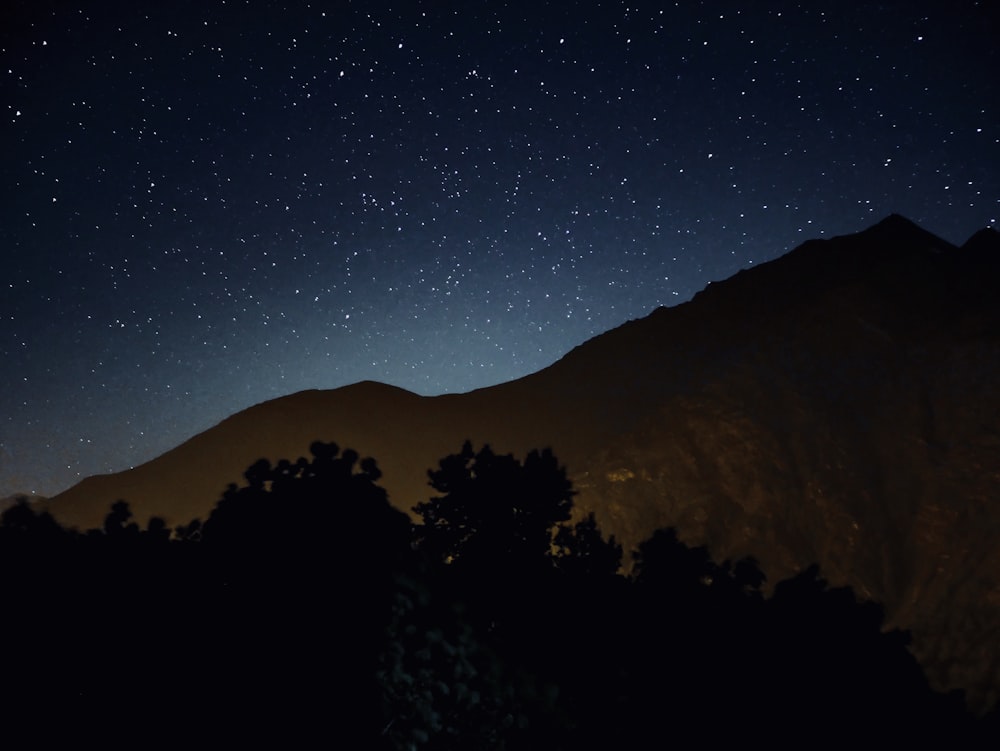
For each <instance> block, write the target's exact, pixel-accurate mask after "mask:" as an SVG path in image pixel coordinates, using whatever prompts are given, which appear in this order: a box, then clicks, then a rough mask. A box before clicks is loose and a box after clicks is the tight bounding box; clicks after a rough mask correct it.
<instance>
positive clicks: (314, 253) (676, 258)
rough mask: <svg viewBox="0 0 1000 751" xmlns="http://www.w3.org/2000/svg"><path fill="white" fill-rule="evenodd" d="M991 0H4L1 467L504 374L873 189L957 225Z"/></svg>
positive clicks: (994, 180)
mask: <svg viewBox="0 0 1000 751" xmlns="http://www.w3.org/2000/svg"><path fill="white" fill-rule="evenodd" d="M986 6H987V4H982V3H963V2H958V3H952V4H949V5H948V6H944V5H942V6H941V7H940V8H938V9H936V10H934V11H933V13H931V12H930V11H928V10H927V9H926V8H924V7H923V6H921V7H920V8H914V9H912V10H911V9H908V8H907V7H905V6H904V7H896V6H893V7H889V8H884V7H877V8H876V7H869V6H865V7H864V8H863V9H861V8H857V9H855V8H853V6H852V7H846V8H845V7H844V5H843V4H842V3H841V4H836V3H826V2H821V3H801V4H795V3H767V4H764V5H762V6H760V7H757V6H754V7H752V8H751V7H746V8H742V9H736V8H735V7H734V6H730V5H725V4H724V5H723V6H717V5H716V4H705V5H699V4H694V3H676V4H672V5H668V6H667V7H664V4H662V3H625V4H621V3H606V4H600V5H598V6H595V7H593V8H591V7H590V6H588V8H587V9H581V8H574V9H570V8H569V7H568V6H565V7H564V6H561V5H560V4H549V3H530V4H528V3H523V4H522V3H512V4H508V5H505V6H501V5H498V4H494V3H478V2H475V3H463V4H459V5H458V6H453V7H448V8H445V7H443V6H442V7H438V6H436V5H433V4H432V5H430V6H428V5H425V4H402V6H398V7H390V6H388V5H382V4H380V3H375V4H371V3H359V4H354V5H352V4H340V5H338V6H337V8H336V9H333V8H327V9H325V10H323V9H321V8H319V7H317V6H316V5H314V4H308V3H297V2H288V3H286V4H283V5H282V4H266V5H261V4H258V3H246V2H235V3H233V2H225V3H223V2H206V3H193V2H191V3H188V2H185V3H181V4H180V5H176V4H145V3H136V4H132V5H130V6H128V7H127V8H126V7H116V8H114V9H110V8H104V7H101V6H94V7H89V6H85V7H80V8H73V7H70V6H66V5H65V4H61V3H60V4H49V3H31V4H22V6H21V7H19V9H18V10H17V11H15V12H13V13H12V14H11V17H10V19H9V21H8V22H7V23H5V24H4V26H5V28H4V29H3V30H0V57H2V63H3V64H2V66H0V75H2V76H3V84H2V89H0V92H2V99H0V107H3V108H5V109H3V110H0V117H2V120H3V126H2V127H3V129H4V131H3V139H4V143H5V144H6V145H7V148H6V149H5V156H4V159H3V178H4V179H3V181H2V183H0V185H2V190H3V191H4V195H3V212H4V213H3V221H2V222H0V238H2V242H3V248H4V258H5V273H4V275H3V277H2V281H3V284H2V287H0V291H2V293H3V296H2V304H0V356H2V358H3V362H4V363H5V365H6V367H7V379H6V381H5V384H4V385H5V388H4V389H3V390H2V393H0V496H3V495H6V494H7V493H10V492H14V491H36V492H39V493H44V494H50V493H53V492H57V491H59V490H61V489H63V488H65V487H67V486H68V485H69V484H71V483H72V482H75V481H76V480H78V479H79V478H80V477H81V476H83V475H86V474H92V473H96V472H104V471H111V470H119V469H123V468H125V467H127V466H129V465H132V464H136V463H138V462H141V461H144V460H146V459H149V458H151V457H153V456H155V455H156V454H158V453H160V452H162V451H164V450H166V449H168V448H171V447H172V446H174V445H176V444H177V443H179V442H180V441H182V440H184V439H185V438H187V437H189V436H190V435H193V434H194V433H196V432H198V431H199V430H203V429H205V428H207V427H210V426H211V425H212V424H214V423H215V422H217V421H219V420H221V419H223V418H224V417H226V416H228V415H229V414H231V413H232V412H234V411H236V410H239V409H242V408H245V407H247V406H249V405H251V404H253V403H256V402H259V401H262V400H265V399H268V398H272V397H276V396H280V395H284V394H287V393H290V392H293V391H296V390H299V389H305V388H332V387H336V386H340V385H344V384H347V383H350V382H353V381H357V380H362V379H374V380H380V381H385V382H389V383H393V384H396V385H399V386H403V387H405V388H409V389H411V390H414V391H417V392H420V393H425V394H434V393H442V392H448V391H464V390H469V389H473V388H478V387H481V386H487V385H490V384H493V383H497V382H500V381H505V380H509V379H512V378H517V377H519V376H522V375H525V374H527V373H530V372H532V371H535V370H537V369H539V368H542V367H544V366H546V365H548V364H549V363H551V362H552V361H554V360H556V359H557V358H559V357H560V356H561V355H562V354H564V353H565V352H567V351H568V350H569V349H571V348H572V347H574V346H576V345H578V344H580V343H582V342H583V341H585V340H586V339H588V338H590V337H592V336H594V335H596V334H599V333H601V332H603V331H605V330H607V329H609V328H612V327H614V326H616V325H619V324H621V323H622V322H624V321H625V320H628V319H630V318H636V317H639V316H642V315H645V314H647V313H649V312H650V311H651V310H652V309H654V308H655V307H656V306H658V305H673V304H677V303H679V302H682V301H684V300H686V299H688V298H689V297H690V296H691V295H692V294H693V293H695V292H696V291H698V290H699V289H701V288H702V287H704V286H705V284H707V283H708V282H709V281H712V280H718V279H722V278H725V277H727V276H729V275H731V274H733V273H735V272H736V271H737V270H739V269H740V268H743V267H746V266H749V265H751V264H754V263H760V262H763V261H766V260H769V259H771V258H774V257H776V256H778V255H780V254H781V253H783V252H785V251H787V250H788V249H790V248H791V247H793V246H794V245H796V244H798V243H800V242H802V241H804V240H806V239H809V238H812V237H823V236H829V235H832V234H845V233H849V232H854V231H858V230H860V229H863V228H864V227H865V226H868V225H870V224H872V223H874V222H875V221H877V220H878V219H880V218H882V217H883V216H884V215H886V214H889V213H891V212H898V213H902V214H904V215H906V216H908V217H909V218H911V219H913V220H915V221H917V222H919V223H921V224H923V225H924V226H925V227H926V228H927V229H929V230H931V231H933V232H937V233H939V234H941V235H942V236H944V237H945V238H946V239H948V240H951V241H952V242H961V241H963V240H964V239H965V237H967V236H968V235H970V234H972V232H973V231H975V230H976V229H978V228H979V227H981V226H983V225H985V224H990V223H995V222H996V219H997V216H998V213H1000V206H998V201H1000V182H998V177H997V172H996V169H995V165H996V164H998V163H1000V158H998V157H1000V128H998V126H997V123H1000V117H998V114H1000V113H998V112H997V105H996V103H997V102H998V101H1000V98H998V96H997V80H996V75H995V73H994V71H995V70H996V69H997V68H998V66H997V62H998V61H997V53H996V51H995V45H994V41H993V40H994V38H995V37H994V34H995V32H996V31H997V30H998V29H997V14H996V12H995V11H993V10H990V9H989V8H988V7H986ZM720 7H721V8H722V9H721V10H720V9H719V8H720Z"/></svg>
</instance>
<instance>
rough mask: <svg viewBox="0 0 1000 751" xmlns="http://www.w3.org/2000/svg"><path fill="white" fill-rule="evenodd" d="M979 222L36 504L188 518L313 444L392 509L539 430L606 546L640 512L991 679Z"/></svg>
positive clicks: (993, 562)
mask: <svg viewBox="0 0 1000 751" xmlns="http://www.w3.org/2000/svg"><path fill="white" fill-rule="evenodd" d="M998 280H1000V235H998V234H997V233H996V232H994V231H992V230H983V231H981V232H978V233H976V234H975V235H974V236H973V237H972V238H970V240H969V241H968V242H967V243H966V244H965V245H963V246H962V247H956V246H953V245H951V244H949V243H947V242H945V241H944V240H942V239H940V238H938V237H936V236H934V235H932V234H930V233H928V232H926V231H924V230H923V229H921V228H920V227H918V226H916V225H915V224H913V223H911V222H909V221H908V220H906V219H904V218H903V217H899V216H890V217H888V218H887V219H885V220H883V221H882V222H880V223H878V224H877V225H875V226H873V227H871V228H869V229H867V230H865V231H863V232H860V233H858V234H855V235H849V236H844V237H838V238H833V239H830V240H812V241H809V242H806V243H805V244H803V245H801V246H799V247H798V248H796V249H795V250H793V251H791V252H790V253H788V254H786V255H785V256H783V257H781V258H779V259H777V260H775V261H772V262H770V263H766V264H762V265H760V266H757V267H754V268H752V269H749V270H745V271H741V272H740V273H738V274H736V275H735V276H734V277H732V278H730V279H728V280H726V281H724V282H719V283H715V284H711V285H709V286H708V287H707V288H706V289H705V290H704V291H703V292H701V293H699V294H698V295H697V296H696V297H695V298H694V299H693V300H691V301H690V302H687V303H685V304H682V305H679V306H676V307H673V308H660V309H657V310H656V311H654V312H653V313H652V314H650V315H649V316H647V317H646V318H643V319H640V320H635V321H630V322H628V323H626V324H624V325H622V326H620V327H618V328H616V329H614V330H612V331H609V332H607V333H605V334H602V335H600V336H598V337H595V338H594V339H592V340H590V341H588V342H586V343H585V344H583V345H581V346H579V347H577V348H576V349H574V350H573V351H571V352H570V353H568V354H567V355H566V356H565V357H563V358H562V359H561V360H559V361H558V362H556V363H555V364H553V365H551V366H550V367H548V368H546V369H544V370H541V371H539V372H537V373H535V374H532V375H530V376H527V377H525V378H521V379H519V380H516V381H512V382H509V383H504V384H500V385H497V386H493V387H490V388H485V389H480V390H477V391H473V392H470V393H467V394H457V395H444V396H437V397H420V396H417V395H415V394H412V393H409V392H407V391H404V390H401V389H398V388H394V387H391V386H386V385H382V384H377V383H372V382H363V383H358V384H354V385H352V386H347V387H344V388H341V389H335V390H332V391H305V392H301V393H298V394H293V395H291V396H287V397H284V398H281V399H275V400H273V401H269V402H266V403H264V404H260V405H257V406H255V407H252V408H250V409H247V410H245V411H243V412H240V413H238V414H236V415H233V416H232V417H230V418H228V419H227V420H225V421H223V422H222V423H220V424H219V425H217V426H216V427H214V428H212V429H210V430H208V431H206V432H204V433H202V434H200V435H197V436H195V437H194V438H192V439H190V440H189V441H187V442H185V443H184V444H182V445H180V446H178V447H177V448H175V449H173V450H171V451H169V452H167V453H166V454H164V455H162V456H160V457H159V458H157V459H155V460H153V461H151V462H149V463H147V464H144V465H142V466H140V467H136V468H135V469H132V470H129V471H127V472H122V473H119V474H114V475H105V476H100V477H91V478H88V479H86V480H84V481H83V482H81V483H79V484H78V485H76V486H75V487H73V488H71V489H70V490H68V491H66V492H65V493H62V494H61V495H59V496H57V497H55V498H54V499H52V500H51V501H49V503H48V508H49V509H50V510H51V511H52V512H53V513H54V514H55V515H56V517H57V518H58V519H60V520H61V521H63V522H64V523H68V524H73V525H77V526H80V527H92V526H97V525H99V524H100V521H101V519H102V517H103V515H104V514H105V513H106V512H107V509H108V507H109V505H110V504H111V503H112V502H113V501H115V500H117V499H126V500H128V501H129V502H130V504H131V506H132V508H133V510H134V511H135V512H136V516H137V518H138V519H139V520H140V521H141V522H143V521H145V520H147V519H148V518H149V516H150V515H154V514H155V515H159V516H162V517H165V518H166V520H167V521H168V522H169V523H170V524H177V523H183V522H187V521H189V520H190V519H192V518H194V517H201V518H205V517H206V516H207V514H208V512H209V510H210V509H211V507H212V505H213V504H214V502H215V501H216V500H217V499H218V498H219V497H220V496H221V493H222V491H223V490H224V488H225V487H226V485H227V483H229V482H239V481H240V480H241V477H242V472H243V471H244V470H245V469H246V468H247V467H248V466H249V465H250V464H251V463H253V462H254V461H255V460H257V459H258V458H260V457H262V456H264V457H268V458H270V459H271V460H277V459H279V458H286V457H287V458H292V459H294V458H296V457H298V456H302V455H307V453H308V446H309V444H310V443H311V442H312V441H314V440H317V439H320V440H324V441H336V442H338V443H339V444H340V445H341V446H342V447H351V448H354V449H356V450H357V451H359V452H360V453H361V454H362V455H370V456H373V457H375V458H376V459H377V460H378V463H379V466H380V467H381V469H382V470H383V472H384V477H383V480H382V482H383V485H384V486H385V487H386V489H387V490H388V491H389V493H390V496H391V499H392V500H393V502H394V503H395V504H396V505H397V506H399V507H400V508H403V509H410V508H411V507H412V506H413V505H414V504H415V503H417V502H419V501H422V500H426V498H427V497H428V496H429V494H430V489H429V488H428V487H427V483H426V480H427V474H426V472H427V469H428V468H430V467H432V466H436V462H437V460H438V459H440V458H441V457H443V456H445V455H447V454H450V453H454V452H457V451H458V450H459V449H460V447H461V445H462V442H463V441H464V440H466V439H470V440H471V441H472V442H473V443H474V444H475V445H480V444H482V443H489V444H490V445H491V446H492V447H493V448H494V449H495V450H497V451H500V452H513V453H515V454H517V455H521V456H523V455H524V453H525V452H526V451H527V450H528V449H531V448H534V447H543V446H549V447H551V448H552V449H553V450H554V452H555V454H556V456H557V457H559V459H560V460H561V461H562V462H563V463H564V464H565V465H566V466H567V468H568V471H569V474H570V476H571V478H572V479H573V482H574V484H575V487H576V489H577V490H578V491H579V495H578V497H577V507H578V509H580V510H581V511H584V512H585V511H593V512H594V513H595V515H596V517H597V519H598V521H599V523H600V524H601V527H602V528H603V529H604V530H605V531H606V532H610V533H614V534H615V535H617V536H618V538H619V540H620V541H622V542H623V543H624V545H625V546H626V549H629V548H630V547H634V546H636V545H637V544H638V543H639V542H640V541H641V540H642V539H645V538H646V537H648V536H649V535H650V533H651V532H652V531H653V530H654V529H656V528H658V527H662V526H675V527H677V529H678V530H679V532H680V534H681V536H682V537H683V538H684V539H685V540H686V541H688V542H691V543H698V544H707V545H708V546H709V548H710V550H711V551H712V553H713V555H714V556H715V557H716V558H717V559H720V560H721V559H722V558H725V557H737V556H743V555H747V554H751V555H754V556H755V557H756V558H757V559H758V560H759V561H760V562H761V564H762V566H763V568H764V569H765V571H766V572H767V573H768V575H769V577H770V579H771V581H778V580H779V579H782V578H784V577H786V576H788V575H790V574H792V573H795V572H797V571H799V570H801V569H803V568H805V567H806V566H808V565H809V564H811V563H813V562H818V563H819V564H820V566H821V567H822V570H823V572H824V576H825V577H826V578H828V579H829V580H830V581H831V583H833V584H836V585H840V584H849V585H851V586H852V587H853V588H854V589H855V590H856V591H857V592H858V593H859V594H861V595H863V596H865V597H869V598H872V599H874V600H877V601H879V602H882V603H883V604H884V605H885V609H886V614H887V616H888V620H889V624H890V625H891V626H898V627H902V628H908V629H910V630H911V631H912V633H913V644H912V646H913V650H914V652H915V654H916V655H917V657H918V658H919V659H920V660H921V662H922V664H923V665H924V666H925V668H926V669H927V671H928V675H929V677H930V679H931V681H932V683H933V684H934V685H935V686H936V687H938V688H948V689H950V688H962V689H964V690H966V691H967V693H968V697H969V700H970V702H971V703H972V705H973V706H976V707H979V708H984V707H991V706H995V705H996V704H997V699H998V691H1000V640H998V639H997V638H996V634H997V633H998V629H1000V546H997V545H996V541H997V540H998V539H1000V507H998V506H997V503H998V499H1000V492H998V491H1000V389H998V388H997V387H996V384H997V383H1000V302H998V296H997V295H996V294H995V289H996V286H997V282H998Z"/></svg>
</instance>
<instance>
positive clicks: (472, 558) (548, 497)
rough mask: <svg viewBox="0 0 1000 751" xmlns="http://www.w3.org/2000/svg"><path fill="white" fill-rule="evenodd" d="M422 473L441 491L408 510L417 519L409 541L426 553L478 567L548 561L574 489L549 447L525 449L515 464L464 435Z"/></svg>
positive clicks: (540, 564)
mask: <svg viewBox="0 0 1000 751" xmlns="http://www.w3.org/2000/svg"><path fill="white" fill-rule="evenodd" d="M428 476H429V478H430V485H431V487H432V488H434V490H436V491H438V493H441V494H442V495H439V496H436V497H434V498H431V499H430V501H428V502H426V503H420V504H418V505H417V506H416V507H415V508H414V511H415V512H416V513H417V514H419V515H420V517H421V518H422V519H423V526H422V527H420V528H418V529H417V531H416V536H417V545H418V547H419V548H421V549H422V550H424V551H425V552H426V553H427V554H428V555H429V556H430V557H431V558H432V559H434V560H438V561H441V562H444V563H456V564H460V565H461V566H463V567H466V568H473V569H476V570H481V571H485V570H489V569H495V568H496V567H498V566H499V567H503V568H505V569H506V570H507V571H512V570H521V571H525V570H532V569H538V568H540V567H542V568H544V567H551V563H552V557H553V542H554V536H555V533H556V529H557V525H558V524H559V523H561V522H565V521H567V520H568V519H569V518H570V512H571V510H572V507H573V496H574V495H575V492H574V491H573V488H572V484H571V483H570V481H569V479H567V477H566V470H565V468H563V467H560V466H559V464H558V462H557V461H556V458H555V457H554V456H553V455H552V452H551V450H549V449H545V450H543V451H537V450H534V451H531V452H530V453H529V454H528V455H527V457H526V458H525V460H524V463H523V464H522V463H521V462H520V461H518V460H517V459H515V458H514V457H513V455H511V454H504V455H501V454H495V453H494V452H493V451H492V449H490V447H489V446H488V445H486V446H484V447H483V448H482V449H481V450H480V451H479V452H478V453H476V452H474V451H473V449H472V444H471V443H469V442H468V441H466V443H465V445H464V446H463V447H462V451H461V452H460V453H458V454H452V455H451V456H447V457H445V458H444V459H442V460H441V461H440V462H439V467H438V469H436V470H429V471H428Z"/></svg>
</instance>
